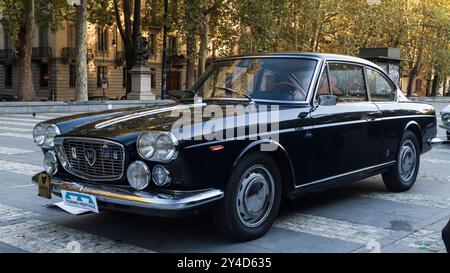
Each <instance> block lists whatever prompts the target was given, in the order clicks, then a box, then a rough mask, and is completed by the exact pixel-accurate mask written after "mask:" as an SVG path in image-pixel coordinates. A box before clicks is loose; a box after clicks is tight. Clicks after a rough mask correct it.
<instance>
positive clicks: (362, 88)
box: [33, 53, 440, 240]
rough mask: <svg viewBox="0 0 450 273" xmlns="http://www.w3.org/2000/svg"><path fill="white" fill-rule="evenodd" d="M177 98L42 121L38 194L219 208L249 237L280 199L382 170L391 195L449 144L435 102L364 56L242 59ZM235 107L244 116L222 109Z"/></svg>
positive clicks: (86, 203)
mask: <svg viewBox="0 0 450 273" xmlns="http://www.w3.org/2000/svg"><path fill="white" fill-rule="evenodd" d="M172 95H174V96H176V98H177V102H176V103H173V104H170V105H165V106H155V107H148V108H134V109H127V110H124V109H121V110H110V111H104V112H98V113H85V114H79V115H74V116H70V117H63V118H58V119H54V120H50V121H47V122H44V123H40V124H38V125H37V126H36V128H35V129H34V139H35V142H36V143H37V144H38V145H39V146H41V147H42V149H43V152H44V154H45V156H44V157H45V159H44V166H45V171H46V172H44V173H41V174H38V175H36V176H35V177H33V180H34V181H35V182H36V183H38V184H39V189H40V191H39V192H40V195H43V196H46V197H48V196H49V195H51V193H53V194H55V195H59V196H62V197H63V198H64V200H65V201H66V203H67V204H68V205H70V206H80V207H83V208H86V209H89V210H94V211H98V208H100V209H110V210H120V211H126V212H136V213H144V214H149V215H157V216H180V215H189V214H191V213H198V212H200V211H203V210H204V209H208V210H210V211H211V212H212V217H213V219H214V222H215V223H216V225H217V228H218V229H219V231H221V232H222V233H223V234H225V235H227V236H229V237H231V238H234V239H236V240H251V239H255V238H258V237H260V236H262V235H263V234H265V232H267V230H268V229H269V228H270V227H271V225H272V224H273V222H274V220H275V217H276V216H277V213H278V211H279V207H280V203H281V200H282V198H287V199H291V198H295V197H299V196H301V195H303V194H305V193H309V192H314V191H318V190H323V189H327V188H330V187H335V186H337V185H342V184H344V183H349V182H354V181H357V180H360V179H363V178H366V177H369V176H373V175H377V174H382V175H383V180H384V182H385V184H386V187H387V188H388V189H389V190H391V191H393V192H402V191H407V190H409V189H410V188H411V187H412V186H413V184H414V183H415V181H416V177H417V173H418V171H419V163H420V155H421V154H423V153H425V152H427V151H429V150H430V149H431V148H432V146H434V145H436V144H438V143H439V142H440V140H439V139H437V138H436V132H437V129H436V126H437V121H436V114H435V110H434V108H433V107H432V106H430V105H427V104H422V103H414V102H410V101H408V100H407V99H406V98H405V97H404V96H403V95H402V93H401V92H400V90H399V89H398V88H397V87H396V85H395V84H394V83H393V82H392V81H391V80H390V79H389V77H388V76H387V75H386V74H385V73H384V72H383V71H382V70H381V69H380V67H378V66H377V65H375V64H373V63H371V62H368V61H366V60H363V59H359V58H354V57H347V56H339V55H326V54H294V53H286V54H281V53H278V54H267V55H260V56H238V57H230V58H226V59H222V60H219V61H217V62H215V63H213V64H212V65H211V66H210V68H209V69H208V70H207V71H206V72H205V73H204V74H203V75H202V77H201V78H200V79H199V81H198V82H197V83H196V84H195V85H194V87H193V89H192V90H185V91H179V92H173V93H172ZM230 106H231V107H230ZM230 108H231V109H234V110H236V109H238V111H234V112H233V111H232V115H231V116H228V115H225V114H223V113H219V112H220V111H223V112H224V113H225V112H227V111H228V110H229V109H230ZM174 113H175V114H174ZM255 113H256V114H255ZM264 115H266V116H265V117H264ZM267 116H268V117H267ZM261 117H262V118H261ZM239 121H241V122H239ZM180 124H184V125H186V126H184V127H183V126H179V125H180ZM255 128H256V129H255ZM212 136H214V137H212ZM46 174H47V175H46ZM48 177H50V178H51V180H50V181H51V185H50V187H49V186H48V183H46V182H48ZM46 191H48V193H47V194H45V192H46Z"/></svg>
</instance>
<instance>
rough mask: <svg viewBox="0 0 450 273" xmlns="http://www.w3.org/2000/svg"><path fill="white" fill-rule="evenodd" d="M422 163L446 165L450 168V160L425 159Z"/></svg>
mask: <svg viewBox="0 0 450 273" xmlns="http://www.w3.org/2000/svg"><path fill="white" fill-rule="evenodd" d="M422 161H425V162H429V163H433V164H446V165H448V166H450V160H442V159H434V158H423V159H422Z"/></svg>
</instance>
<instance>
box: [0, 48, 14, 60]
mask: <svg viewBox="0 0 450 273" xmlns="http://www.w3.org/2000/svg"><path fill="white" fill-rule="evenodd" d="M15 59H16V53H15V52H14V49H0V60H2V61H14V60H15Z"/></svg>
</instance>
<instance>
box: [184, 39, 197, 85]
mask: <svg viewBox="0 0 450 273" xmlns="http://www.w3.org/2000/svg"><path fill="white" fill-rule="evenodd" d="M186 49H187V50H186V53H187V60H186V89H189V88H191V87H192V85H193V84H194V81H195V52H196V42H195V34H194V33H192V32H188V33H186Z"/></svg>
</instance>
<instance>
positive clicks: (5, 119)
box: [0, 116, 45, 124]
mask: <svg viewBox="0 0 450 273" xmlns="http://www.w3.org/2000/svg"><path fill="white" fill-rule="evenodd" d="M2 121H19V122H26V123H33V124H37V123H39V122H42V121H45V120H44V119H36V118H33V117H26V118H10V117H2V116H0V122H2Z"/></svg>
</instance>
